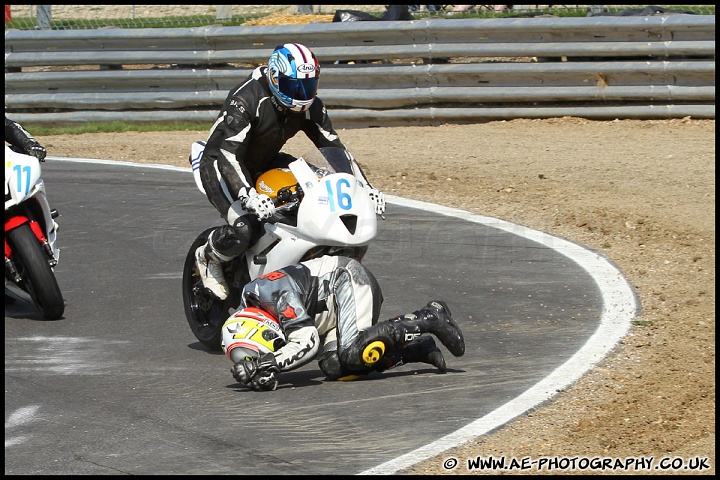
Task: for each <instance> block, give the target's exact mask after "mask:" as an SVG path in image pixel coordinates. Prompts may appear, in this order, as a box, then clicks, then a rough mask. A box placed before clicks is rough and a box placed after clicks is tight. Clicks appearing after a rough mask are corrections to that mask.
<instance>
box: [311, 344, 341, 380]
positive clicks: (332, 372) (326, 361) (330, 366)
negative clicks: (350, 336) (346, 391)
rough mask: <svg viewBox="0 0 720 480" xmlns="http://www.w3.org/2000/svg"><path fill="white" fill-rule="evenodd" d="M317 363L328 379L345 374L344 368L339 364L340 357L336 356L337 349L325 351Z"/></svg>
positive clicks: (334, 378) (335, 378)
mask: <svg viewBox="0 0 720 480" xmlns="http://www.w3.org/2000/svg"><path fill="white" fill-rule="evenodd" d="M318 364H319V365H320V370H322V372H323V373H324V374H325V376H326V377H327V378H328V379H330V380H337V379H338V378H340V377H343V376H345V375H347V372H346V371H345V369H344V368H343V367H342V365H340V358H339V357H338V354H337V351H332V352H326V353H325V354H324V355H323V357H322V358H321V359H320V361H319V362H318Z"/></svg>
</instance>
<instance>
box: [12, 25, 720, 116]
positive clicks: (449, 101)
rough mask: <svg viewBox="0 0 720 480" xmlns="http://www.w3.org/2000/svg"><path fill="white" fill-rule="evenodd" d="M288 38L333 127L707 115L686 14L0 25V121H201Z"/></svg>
mask: <svg viewBox="0 0 720 480" xmlns="http://www.w3.org/2000/svg"><path fill="white" fill-rule="evenodd" d="M289 40H292V41H295V42H299V43H304V44H306V45H308V46H309V47H310V48H311V49H312V50H313V51H314V52H315V53H316V55H317V56H318V58H319V59H320V61H321V64H322V67H321V68H322V75H321V82H320V92H319V95H320V96H321V97H322V98H323V100H324V101H325V103H326V104H327V106H328V108H329V109H331V110H332V116H333V120H334V123H335V125H336V127H338V128H351V127H364V126H393V125H438V124H443V123H470V122H482V121H489V120H498V119H511V118H550V117H559V116H579V117H585V118H590V119H614V118H647V119H650V118H681V117H685V116H692V117H694V118H715V16H714V15H687V14H681V15H656V16H638V17H589V18H581V17H570V18H557V17H548V18H545V17H542V18H539V17H536V18H520V19H499V18H498V19H426V20H414V21H399V22H347V23H345V22H341V23H322V24H309V25H283V26H256V27H203V28H161V29H131V30H127V29H98V30H73V31H19V30H8V31H6V32H5V69H6V73H5V105H6V111H7V113H8V114H9V115H11V116H12V117H14V118H15V119H16V120H17V121H20V122H22V123H50V124H58V123H76V122H86V121H106V120H123V121H129V122H171V121H176V120H178V119H182V120H193V121H207V122H208V123H210V122H212V121H213V120H214V118H215V116H216V115H217V111H218V109H219V108H220V106H221V105H222V102H223V100H224V99H225V96H226V95H227V92H228V90H230V88H232V87H233V86H235V85H236V84H238V83H239V82H240V81H242V79H243V78H244V77H245V76H246V75H247V74H249V73H250V71H251V70H252V68H253V65H255V64H259V63H265V62H266V61H267V58H268V57H269V55H270V53H271V52H272V49H273V48H274V47H275V46H276V45H278V44H280V43H284V42H287V41H289Z"/></svg>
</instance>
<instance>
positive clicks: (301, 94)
mask: <svg viewBox="0 0 720 480" xmlns="http://www.w3.org/2000/svg"><path fill="white" fill-rule="evenodd" d="M319 76H320V67H319V65H318V61H317V59H316V58H315V54H313V52H312V51H310V49H309V48H307V47H305V46H304V45H300V44H298V43H286V44H284V45H280V46H278V47H276V48H275V50H274V51H273V53H272V55H271V56H270V60H269V61H268V65H267V66H259V67H257V68H256V69H255V70H253V72H252V73H251V74H250V76H248V78H247V79H246V80H245V81H244V82H242V83H240V84H239V85H237V86H236V87H235V88H233V89H232V90H231V91H230V92H229V94H228V96H227V98H226V99H225V103H224V104H223V107H222V110H221V112H220V114H219V115H218V117H217V119H216V120H215V123H214V125H213V126H212V128H211V129H210V134H209V136H208V139H207V143H206V145H205V150H204V152H203V153H202V157H201V159H200V166H199V172H200V179H201V181H202V185H203V189H204V191H205V194H206V195H207V197H208V200H210V203H212V205H213V206H214V207H215V208H216V209H217V210H218V212H220V215H221V216H222V218H223V219H224V220H225V221H226V222H227V225H222V226H220V227H217V228H216V229H215V230H213V231H212V232H211V233H210V235H209V236H208V240H207V243H206V244H205V245H201V246H200V247H198V249H197V251H196V252H195V258H196V260H197V265H198V270H199V271H200V277H201V279H202V282H203V285H204V286H205V287H206V288H208V289H209V290H210V291H212V292H213V293H214V294H215V295H216V296H217V297H218V298H220V299H223V300H224V299H225V298H227V295H228V288H227V283H226V281H225V278H224V275H223V271H222V262H227V261H230V260H231V259H233V258H234V257H236V256H238V255H241V254H242V253H244V252H245V251H246V250H247V248H248V247H249V246H250V245H252V244H253V243H254V242H255V241H257V239H258V238H259V236H260V232H261V229H260V221H261V220H265V219H268V218H270V217H271V216H272V215H273V213H274V211H275V206H274V204H273V202H272V200H271V199H270V198H269V197H268V196H267V195H265V194H261V193H258V192H257V191H256V190H255V188H254V185H255V181H256V179H257V177H258V176H259V175H260V174H262V173H264V172H266V171H268V170H270V169H272V168H287V166H288V164H289V163H290V162H292V161H294V160H295V157H293V156H292V155H290V154H288V153H284V152H281V151H280V150H281V149H282V147H283V146H284V145H285V143H286V142H287V141H288V140H289V139H290V138H292V137H293V136H295V134H296V133H298V132H299V131H300V130H302V131H303V132H305V134H306V135H307V136H308V138H309V139H310V140H311V141H312V142H313V143H314V144H315V146H316V147H317V148H323V147H340V148H343V149H344V148H345V146H344V145H343V144H342V142H340V139H339V137H338V134H337V133H336V132H335V130H334V129H333V127H332V123H331V122H330V118H329V117H328V114H327V111H326V109H325V105H324V104H323V102H322V100H321V99H320V98H318V97H316V94H317V88H318V79H319ZM191 160H192V159H191ZM358 175H359V176H361V177H362V178H360V179H359V180H360V181H361V182H362V183H363V184H364V185H365V186H366V188H367V189H368V191H369V193H370V197H371V198H372V199H373V201H374V203H375V211H376V213H378V214H382V213H384V211H385V198H384V195H383V194H382V193H381V192H379V191H378V190H377V189H375V188H374V187H372V185H371V184H370V182H369V181H368V180H367V178H365V175H364V174H363V173H362V171H361V170H359V172H358Z"/></svg>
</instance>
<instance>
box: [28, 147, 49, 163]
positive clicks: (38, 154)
mask: <svg viewBox="0 0 720 480" xmlns="http://www.w3.org/2000/svg"><path fill="white" fill-rule="evenodd" d="M28 155H32V156H33V157H35V158H37V159H38V160H40V161H41V162H44V161H45V156H46V155H47V151H46V150H45V147H43V146H42V145H33V146H32V147H30V148H28Z"/></svg>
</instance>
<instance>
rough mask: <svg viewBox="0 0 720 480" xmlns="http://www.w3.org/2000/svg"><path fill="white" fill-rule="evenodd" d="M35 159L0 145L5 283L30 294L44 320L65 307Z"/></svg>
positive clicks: (50, 216)
mask: <svg viewBox="0 0 720 480" xmlns="http://www.w3.org/2000/svg"><path fill="white" fill-rule="evenodd" d="M40 175H41V168H40V161H39V160H38V159H37V158H35V157H33V156H30V155H25V154H23V153H18V152H17V151H15V150H13V149H12V148H11V147H9V146H7V145H6V146H5V283H6V284H7V283H8V282H10V283H11V284H14V285H15V286H17V287H18V288H20V290H22V291H24V292H26V293H27V294H28V295H30V298H32V300H33V302H34V303H35V305H37V307H38V308H39V309H40V310H42V312H43V315H44V316H45V318H47V319H48V320H57V319H59V318H60V317H62V315H63V313H64V312H65V301H64V299H63V296H62V292H61V291H60V287H59V286H58V282H57V279H56V278H55V272H54V268H55V266H56V265H57V263H58V259H59V257H60V249H59V248H58V246H57V231H58V225H57V223H56V222H55V218H57V217H58V216H59V214H58V212H57V210H55V209H51V208H50V204H49V203H48V200H47V195H46V193H45V182H44V181H43V179H42V178H41V177H40Z"/></svg>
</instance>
